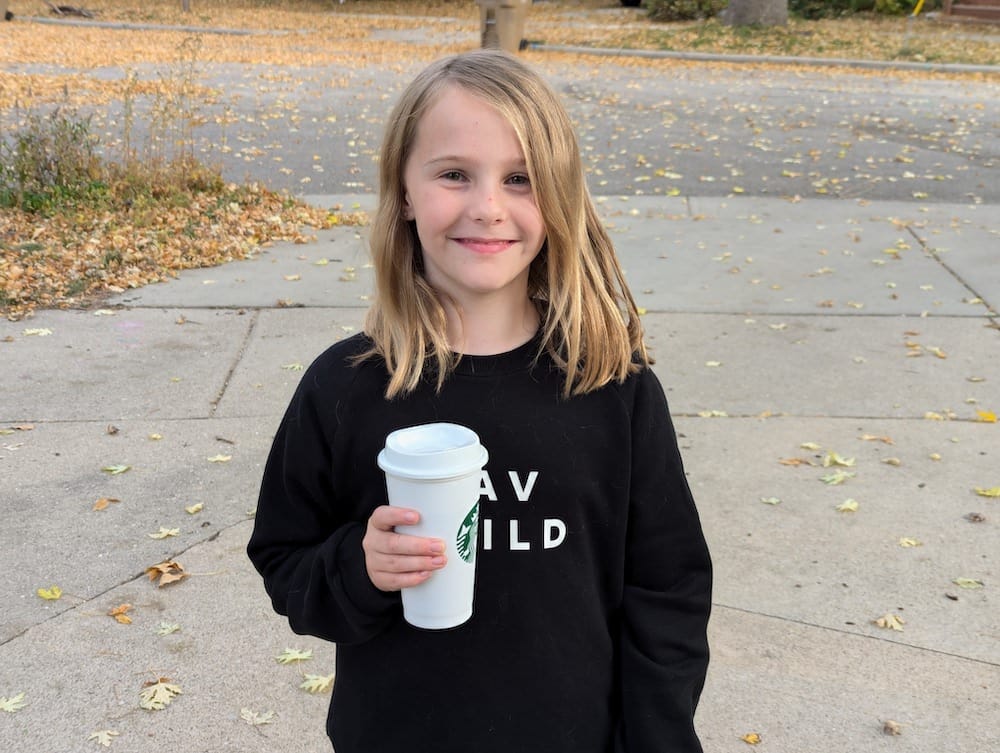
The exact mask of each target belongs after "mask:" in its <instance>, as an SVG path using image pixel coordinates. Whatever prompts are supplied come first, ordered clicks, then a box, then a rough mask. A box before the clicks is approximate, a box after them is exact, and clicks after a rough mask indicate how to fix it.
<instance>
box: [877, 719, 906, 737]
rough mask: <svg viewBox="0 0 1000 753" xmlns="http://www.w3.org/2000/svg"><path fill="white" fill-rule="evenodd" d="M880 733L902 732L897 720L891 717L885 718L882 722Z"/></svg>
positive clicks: (895, 733)
mask: <svg viewBox="0 0 1000 753" xmlns="http://www.w3.org/2000/svg"><path fill="white" fill-rule="evenodd" d="M882 734H884V735H901V734H903V728H902V726H900V724H899V722H894V721H892V720H891V719H886V720H885V721H884V722H883V723H882Z"/></svg>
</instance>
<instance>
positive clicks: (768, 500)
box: [760, 497, 781, 505]
mask: <svg viewBox="0 0 1000 753" xmlns="http://www.w3.org/2000/svg"><path fill="white" fill-rule="evenodd" d="M760 501H761V502H763V503H764V504H765V505H780V504H781V500H780V499H778V498H777V497H761V498H760Z"/></svg>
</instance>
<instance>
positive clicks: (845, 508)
mask: <svg viewBox="0 0 1000 753" xmlns="http://www.w3.org/2000/svg"><path fill="white" fill-rule="evenodd" d="M857 511H858V501H857V500H856V499H845V500H844V501H843V502H841V503H840V504H839V505H837V512H857Z"/></svg>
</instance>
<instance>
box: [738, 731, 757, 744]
mask: <svg viewBox="0 0 1000 753" xmlns="http://www.w3.org/2000/svg"><path fill="white" fill-rule="evenodd" d="M740 740H742V741H743V742H745V743H746V744H747V745H760V735H759V734H757V733H756V732H747V733H746V734H745V735H743V737H741V738H740Z"/></svg>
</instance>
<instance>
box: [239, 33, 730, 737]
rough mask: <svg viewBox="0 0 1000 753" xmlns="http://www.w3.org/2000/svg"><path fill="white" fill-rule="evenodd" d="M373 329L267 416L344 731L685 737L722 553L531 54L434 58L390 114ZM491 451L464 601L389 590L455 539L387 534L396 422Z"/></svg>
mask: <svg viewBox="0 0 1000 753" xmlns="http://www.w3.org/2000/svg"><path fill="white" fill-rule="evenodd" d="M380 172H381V175H380V178H381V194H380V204H379V209H378V212H377V215H376V217H375V220H374V223H373V226H372V229H371V247H372V254H373V257H374V263H375V273H376V281H377V300H376V302H375V304H374V305H373V306H372V308H371V311H370V312H369V315H368V320H367V323H366V327H365V332H364V334H360V335H357V336H354V337H351V338H349V339H347V340H344V341H342V342H339V343H337V344H336V345H334V346H333V347H331V348H330V349H329V350H327V351H326V352H325V353H323V354H322V355H321V356H319V358H318V359H317V360H316V361H315V362H314V363H313V364H312V366H311V367H310V368H309V370H308V371H307V373H306V374H305V376H304V377H303V379H302V381H301V384H300V385H299V388H298V390H297V392H296V394H295V396H294V398H293V399H292V402H291V405H290V406H289V408H288V411H287V413H286V415H285V417H284V420H283V422H282V424H281V426H280V428H279V430H278V434H277V436H276V437H275V440H274V446H273V448H272V451H271V454H270V457H269V459H268V463H267V467H266V470H265V473H264V479H263V483H262V487H261V493H260V501H259V506H258V509H257V518H256V523H255V528H254V532H253V536H252V538H251V540H250V544H249V547H248V551H249V555H250V558H251V559H252V560H253V563H254V564H255V566H256V567H257V569H258V570H259V571H260V573H261V575H262V576H263V578H264V583H265V586H266V588H267V591H268V593H269V594H270V596H271V599H272V600H273V603H274V608H275V609H276V610H277V611H278V612H280V613H281V614H284V615H287V616H288V621H289V623H290V625H291V627H292V629H293V630H294V631H296V632H298V633H308V634H311V635H316V636H319V637H321V638H325V639H327V640H330V641H335V642H336V643H337V680H336V686H335V689H334V694H333V700H332V702H331V708H330V714H329V718H328V721H327V731H328V733H329V735H330V738H331V740H332V742H333V745H334V748H335V749H336V751H337V753H379V752H381V751H387V752H396V751H400V752H402V751H416V752H417V753H420V752H421V751H434V753H459V752H461V753H494V752H495V753H519V752H522V751H523V752H526V753H527V752H530V753H612V752H614V753H626V752H627V753H646V752H648V753H653V751H656V752H657V753H662V752H664V751H676V753H695V752H696V751H700V750H701V745H700V743H699V742H698V738H697V735H696V734H695V730H694V724H693V717H694V712H695V707H696V705H697V703H698V697H699V695H700V693H701V689H702V685H703V682H704V679H705V672H706V667H707V663H708V644H707V640H706V623H707V621H708V616H709V609H710V599H711V563H710V560H709V555H708V551H707V548H706V545H705V540H704V537H703V535H702V531H701V526H700V523H699V520H698V514H697V512H696V510H695V505H694V502H693V500H692V498H691V494H690V491H689V490H688V485H687V483H686V481H685V477H684V470H683V467H682V465H681V458H680V455H679V453H678V449H677V443H676V439H675V435H674V429H673V426H672V424H671V421H670V416H669V414H668V411H667V404H666V400H665V398H664V395H663V390H662V388H661V387H660V384H659V382H658V381H657V379H656V377H655V376H654V374H653V372H652V371H651V370H650V368H649V363H650V360H649V357H648V356H647V353H646V348H645V346H644V344H643V341H642V331H641V327H640V324H639V318H638V312H637V310H636V306H635V303H634V301H633V299H632V296H631V295H630V293H629V291H628V289H627V287H626V284H625V280H624V277H623V274H622V270H621V268H620V266H619V264H618V261H617V259H616V257H615V253H614V250H613V248H612V245H611V242H610V240H609V238H608V236H607V234H606V233H605V231H604V230H603V228H602V226H601V223H600V221H599V220H598V217H597V214H596V212H595V209H594V206H593V204H592V202H591V200H590V198H589V195H588V193H587V189H586V186H585V183H584V177H583V171H582V165H581V160H580V155H579V151H578V146H577V143H576V139H575V137H574V135H573V130H572V125H571V123H570V121H569V118H568V117H567V115H566V112H565V111H564V109H563V108H562V106H561V104H560V103H559V101H558V99H557V97H556V96H555V94H554V93H553V92H552V91H551V89H550V88H549V87H548V86H547V85H546V84H545V83H544V82H543V81H542V79H541V78H540V77H539V76H538V75H537V74H535V73H533V72H532V71H531V70H529V69H528V68H527V67H526V66H525V65H524V64H522V63H520V62H519V61H517V60H516V59H515V58H513V57H510V56H507V55H504V54H503V53H498V52H490V51H477V52H472V53H468V54H463V55H459V56H456V57H453V58H449V59H446V60H442V61H439V62H437V63H435V64H433V65H431V66H430V67H429V68H428V69H426V70H425V71H424V72H423V73H421V74H420V75H419V76H418V77H417V78H416V79H415V80H414V82H413V83H412V84H411V85H410V86H409V88H408V89H407V90H406V91H405V92H404V94H403V96H402V98H401V101H400V102H399V103H398V104H397V105H396V107H395V109H394V111H393V113H392V116H391V118H390V121H389V124H388V128H387V134H386V138H385V143H384V145H383V149H382V158H381V164H380ZM435 421H448V422H454V423H459V424H464V425H466V426H468V427H470V428H472V429H473V430H474V431H475V432H476V433H477V434H478V435H479V436H480V438H481V440H482V443H483V445H484V446H485V447H486V448H487V449H488V450H489V463H488V464H487V466H486V468H485V470H484V472H483V476H482V482H481V497H480V511H481V513H480V514H481V521H480V530H481V532H482V533H481V535H480V541H479V553H478V555H477V574H476V596H475V608H474V612H473V616H472V618H471V619H470V620H469V621H468V622H466V623H465V624H464V625H462V626H460V627H458V628H454V629H452V630H447V631H439V632H433V631H423V630H419V629H417V628H414V627H411V626H410V625H408V624H407V623H406V622H405V621H404V620H403V618H402V610H401V605H400V598H399V589H401V588H406V587H409V586H413V585H416V584H418V583H421V582H423V581H424V580H426V579H428V578H433V577H434V571H435V570H437V569H438V568H440V567H441V566H442V565H443V564H444V555H443V552H444V546H443V542H441V541H439V540H435V539H427V538H421V537H415V536H410V535H403V534H399V533H395V532H394V527H395V526H397V525H406V524H412V523H414V522H415V521H416V513H415V512H414V511H412V510H408V509H405V508H401V507H390V506H387V505H386V503H385V501H386V490H385V482H384V477H383V474H382V472H381V471H380V470H379V468H378V465H377V464H376V456H377V455H378V452H379V450H380V449H381V448H382V446H383V443H384V441H385V438H386V435H388V434H389V433H390V432H391V431H393V430H395V429H399V428H402V427H405V426H412V425H415V424H422V423H430V422H435Z"/></svg>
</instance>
